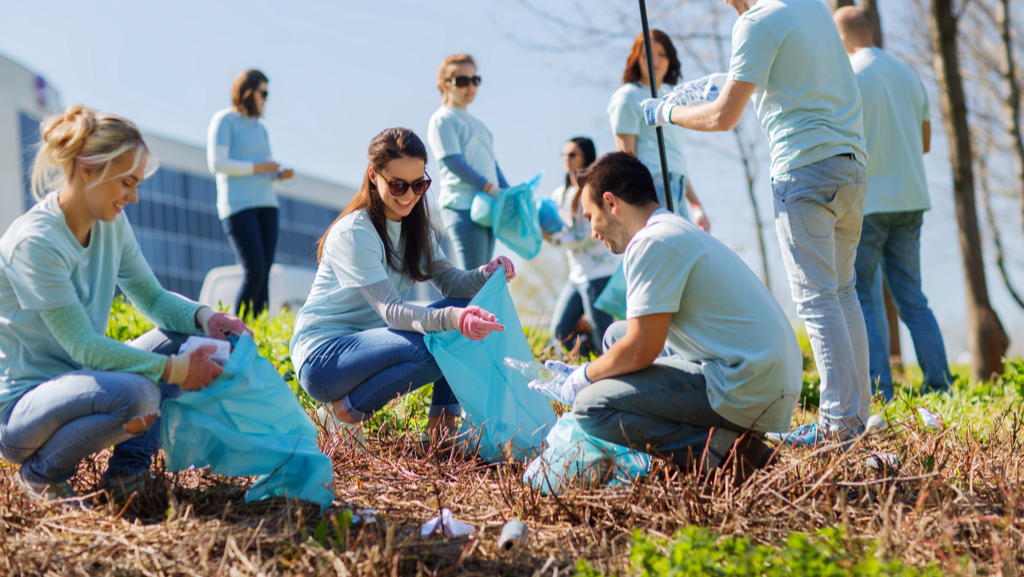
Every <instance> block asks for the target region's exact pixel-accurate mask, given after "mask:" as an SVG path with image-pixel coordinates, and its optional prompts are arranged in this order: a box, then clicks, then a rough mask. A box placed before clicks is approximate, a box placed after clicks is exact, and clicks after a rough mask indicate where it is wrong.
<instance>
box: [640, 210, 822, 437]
mask: <svg viewBox="0 0 1024 577" xmlns="http://www.w3.org/2000/svg"><path fill="white" fill-rule="evenodd" d="M623 269H624V272H625V275H626V286H627V288H626V317H627V318H636V317H641V316H645V315H651V314H658V313H672V322H671V325H670V327H669V333H668V340H667V343H666V344H667V345H668V346H669V347H670V348H671V349H672V350H673V351H674V352H675V353H676V354H677V355H679V356H680V357H681V358H683V359H685V360H687V361H691V362H694V363H698V364H700V365H701V366H702V367H703V369H704V377H705V378H706V379H707V390H708V400H709V401H710V403H711V407H712V408H714V409H715V411H717V412H718V413H719V414H720V415H722V416H723V417H725V418H726V419H729V420H730V421H732V422H733V423H736V424H737V425H741V426H744V427H752V428H753V429H754V430H757V431H788V430H789V426H790V419H791V418H792V416H793V410H794V409H795V408H796V404H797V400H798V399H799V397H800V389H801V386H802V384H803V358H802V356H801V353H800V346H799V345H798V344H797V341H796V335H795V333H794V332H793V327H792V325H791V324H790V322H789V319H787V318H786V315H785V313H783V312H782V308H781V307H779V304H778V303H777V302H776V301H775V298H774V297H773V296H772V295H771V293H770V292H768V289H766V288H765V286H764V284H763V283H762V282H761V280H760V279H759V278H757V276H756V275H754V273H753V272H752V271H751V270H750V268H749V267H748V266H747V265H746V263H744V262H743V261H742V260H741V259H740V257H738V256H737V255H736V253H734V252H733V251H731V250H730V249H729V248H728V247H727V246H725V245H724V244H722V243H721V242H720V241H719V240H717V239H715V238H714V237H712V236H711V235H709V234H707V233H705V232H703V231H701V230H700V229H699V228H697V226H696V225H695V224H693V223H692V222H690V221H688V220H686V219H684V218H682V217H680V216H678V215H675V214H672V213H670V212H668V211H667V210H665V209H658V210H657V211H655V212H654V214H653V215H651V218H650V219H648V221H647V225H646V226H645V227H644V228H643V229H641V230H640V231H639V232H638V233H637V234H636V235H635V236H634V237H633V239H632V240H630V242H629V244H628V245H627V246H626V253H625V260H624V264H623Z"/></svg>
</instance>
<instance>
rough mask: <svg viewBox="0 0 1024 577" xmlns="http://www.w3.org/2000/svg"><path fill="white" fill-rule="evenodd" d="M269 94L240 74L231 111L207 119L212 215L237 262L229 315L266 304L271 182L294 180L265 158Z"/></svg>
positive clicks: (254, 75) (261, 80) (255, 78)
mask: <svg viewBox="0 0 1024 577" xmlns="http://www.w3.org/2000/svg"><path fill="white" fill-rule="evenodd" d="M268 96H269V91H268V90H267V77H266V76H265V75H264V74H263V73H262V72H260V71H259V70H246V71H245V72H243V73H241V74H239V75H238V76H237V77H236V78H235V81H234V82H233V83H232V85H231V108H226V109H224V110H221V111H220V112H218V113H217V114H214V115H213V120H211V121H210V130H209V132H208V134H207V145H206V162H207V164H208V165H209V167H210V172H212V173H214V174H215V175H216V176H217V214H218V216H220V220H221V226H223V227H224V234H226V235H227V237H228V242H230V243H231V248H233V249H234V251H235V256H236V257H237V258H238V262H240V263H241V264H242V270H243V271H244V276H243V278H242V286H241V288H240V289H239V290H238V296H237V297H236V298H235V308H234V311H235V314H238V315H241V314H242V311H243V308H244V312H245V314H252V315H254V316H255V315H258V314H260V313H261V312H263V310H264V309H266V308H267V303H268V301H269V300H270V295H269V279H270V266H271V265H272V264H273V263H274V251H275V249H276V248H277V233H278V228H277V227H278V224H277V195H276V194H275V193H274V189H273V188H272V182H273V181H274V180H287V179H289V178H292V177H293V176H295V172H294V171H293V170H292V169H290V168H289V169H285V170H281V165H279V164H278V163H276V162H274V161H273V160H272V159H271V156H270V139H269V138H268V136H267V129H266V128H264V127H263V124H262V123H261V122H260V121H259V118H260V116H262V115H263V108H264V107H265V106H266V103H267V97H268Z"/></svg>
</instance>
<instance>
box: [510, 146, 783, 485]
mask: <svg viewBox="0 0 1024 577" xmlns="http://www.w3.org/2000/svg"><path fill="white" fill-rule="evenodd" d="M576 178H577V182H578V183H579V185H580V187H581V188H582V189H583V192H582V194H581V196H580V204H581V206H582V207H583V216H584V217H585V218H587V219H588V220H589V221H590V225H591V229H592V231H593V232H592V234H593V236H594V238H596V239H599V240H601V241H603V242H604V243H605V244H606V245H608V248H610V249H611V251H612V252H613V253H616V254H623V253H624V254H625V256H624V258H623V270H624V272H625V275H626V286H627V289H626V317H627V319H626V320H625V321H620V322H617V323H615V324H613V325H612V326H611V327H609V329H608V330H607V331H606V332H605V335H604V349H605V353H604V354H603V355H602V356H600V357H598V358H597V359H596V360H594V361H593V362H590V363H587V364H584V365H583V366H581V367H578V368H575V369H572V370H571V372H569V371H568V369H569V367H568V366H567V365H562V364H560V363H557V361H554V362H553V361H548V363H549V364H550V365H552V366H555V367H557V368H559V369H561V370H564V371H566V372H567V373H568V376H567V378H566V379H565V381H564V383H562V384H561V385H560V387H559V390H558V391H557V394H555V395H552V396H553V397H554V398H557V399H558V400H561V401H562V402H566V403H570V404H572V405H573V413H574V415H575V417H576V420H577V422H578V423H579V424H580V426H581V427H582V428H583V430H585V431H586V432H587V433H589V434H591V435H594V436H595V437H598V438H600V439H604V440H606V441H610V442H612V443H616V444H619V445H624V446H631V447H635V448H637V449H638V450H641V451H647V452H652V453H655V454H658V455H661V456H664V457H666V458H667V459H669V460H670V461H671V462H672V463H674V464H675V465H676V466H678V467H679V468H680V469H682V470H703V471H705V472H706V471H708V470H709V469H712V468H715V467H718V466H721V465H723V464H726V465H727V466H728V463H729V462H730V460H731V459H730V455H733V456H734V457H735V463H736V465H737V469H736V471H737V473H738V476H737V477H736V480H737V481H741V480H742V479H743V478H745V477H746V476H747V475H749V474H750V473H751V472H752V471H753V470H754V469H757V468H760V467H763V466H764V465H765V464H767V461H768V457H769V453H770V450H769V449H768V448H767V447H766V446H765V445H764V444H763V443H762V442H761V441H760V440H758V439H757V437H758V436H760V435H759V433H760V432H767V431H787V430H789V426H790V419H791V418H792V416H793V409H795V408H796V403H797V400H798V399H799V397H800V389H801V386H802V384H803V381H802V378H801V375H802V369H803V359H802V357H801V355H800V346H799V345H798V344H797V341H796V335H795V334H794V332H793V327H792V326H791V325H790V323H789V319H788V318H786V314H785V313H784V312H783V311H782V308H781V307H780V306H779V303H778V302H776V300H775V297H773V296H772V295H771V293H770V292H768V289H767V288H765V286H764V283H762V282H761V280H760V279H758V278H757V275H755V274H754V273H753V271H751V270H750V267H748V266H747V265H746V263H744V262H743V261H742V260H741V259H740V258H739V256H737V255H736V253H734V252H733V251H731V250H730V249H729V248H728V247H727V246H725V245H724V244H722V242H721V241H719V240H717V239H715V238H714V237H712V236H711V235H709V234H707V233H705V232H703V231H701V230H700V229H699V228H697V225H695V224H694V223H693V222H691V221H690V220H689V219H685V218H683V217H681V216H679V215H676V214H673V213H670V212H669V211H667V210H665V209H664V208H661V206H660V205H659V204H658V196H657V193H656V192H655V186H654V180H653V178H652V177H651V173H650V171H649V170H648V169H647V168H646V167H645V166H644V164H643V163H642V162H641V161H640V160H639V159H637V158H636V157H635V156H633V155H631V154H628V153H625V152H613V153H611V154H606V155H605V156H603V157H601V158H600V159H598V160H597V161H596V162H595V163H594V164H592V165H591V166H590V167H589V168H586V169H584V170H583V171H582V172H578V173H577V177H576ZM530 386H531V388H534V389H535V390H545V383H541V382H539V381H533V382H532V383H531V384H530ZM751 432H753V434H752V433H751ZM744 433H746V434H744ZM702 455H703V458H702Z"/></svg>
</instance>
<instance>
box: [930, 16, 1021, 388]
mask: <svg viewBox="0 0 1024 577" xmlns="http://www.w3.org/2000/svg"><path fill="white" fill-rule="evenodd" d="M959 17H960V14H959V13H955V12H954V9H953V2H952V0H931V46H932V52H933V67H934V69H935V77H936V80H937V82H938V84H939V92H940V99H939V103H940V106H941V109H942V117H943V118H942V119H943V124H944V125H945V128H946V133H947V134H948V137H949V143H950V146H949V155H950V164H951V165H952V169H953V195H954V200H955V203H956V219H957V224H958V225H959V229H960V249H961V250H960V252H961V257H962V259H963V265H964V272H965V274H966V281H967V282H966V289H967V322H968V346H969V348H970V351H971V354H972V356H973V360H972V364H971V375H972V377H973V378H975V379H987V378H991V376H992V375H993V374H1001V373H1002V368H1003V363H1002V357H1003V354H1004V353H1005V352H1006V349H1007V347H1008V346H1009V339H1008V338H1007V336H1006V331H1005V330H1003V325H1002V323H1000V322H999V317H998V316H997V315H996V312H995V310H993V309H992V305H991V303H990V302H989V298H988V286H987V283H986V280H985V263H984V261H983V260H982V250H981V237H980V234H979V232H978V217H977V213H976V209H975V201H974V195H975V190H974V171H973V166H972V161H973V158H974V156H973V153H972V144H971V131H970V126H969V123H968V118H967V101H966V98H965V95H964V88H963V79H962V77H961V74H960V62H959V54H958V42H959V34H958V28H957V25H958V19H959Z"/></svg>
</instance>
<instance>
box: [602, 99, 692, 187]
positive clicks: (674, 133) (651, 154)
mask: <svg viewBox="0 0 1024 577" xmlns="http://www.w3.org/2000/svg"><path fill="white" fill-rule="evenodd" d="M672 89H673V87H672V86H669V85H667V84H662V85H661V88H659V89H658V95H659V96H664V95H666V94H668V93H669V92H671V91H672ZM650 97H651V89H650V88H649V87H647V86H643V85H642V84H636V83H630V84H623V85H622V86H620V87H619V88H618V90H616V91H615V93H614V94H612V98H611V100H610V101H609V102H608V119H609V120H610V121H611V123H612V134H633V135H636V157H637V158H638V159H640V162H642V163H644V166H646V167H647V169H648V170H650V171H651V174H652V175H655V176H657V175H659V174H661V153H660V152H659V151H658V133H657V129H655V128H652V127H650V126H647V122H646V121H644V111H643V109H642V108H640V102H641V101H642V100H644V99H645V98H650ZM662 132H663V134H664V135H665V157H666V160H667V161H668V171H669V172H670V173H672V174H676V175H679V176H687V175H688V174H689V173H688V172H687V171H686V158H684V157H683V145H684V144H685V140H686V129H685V128H682V127H680V126H676V125H674V124H673V125H671V126H666V127H664V129H663V131H662ZM654 180H655V181H656V182H660V179H658V178H655V179H654Z"/></svg>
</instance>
